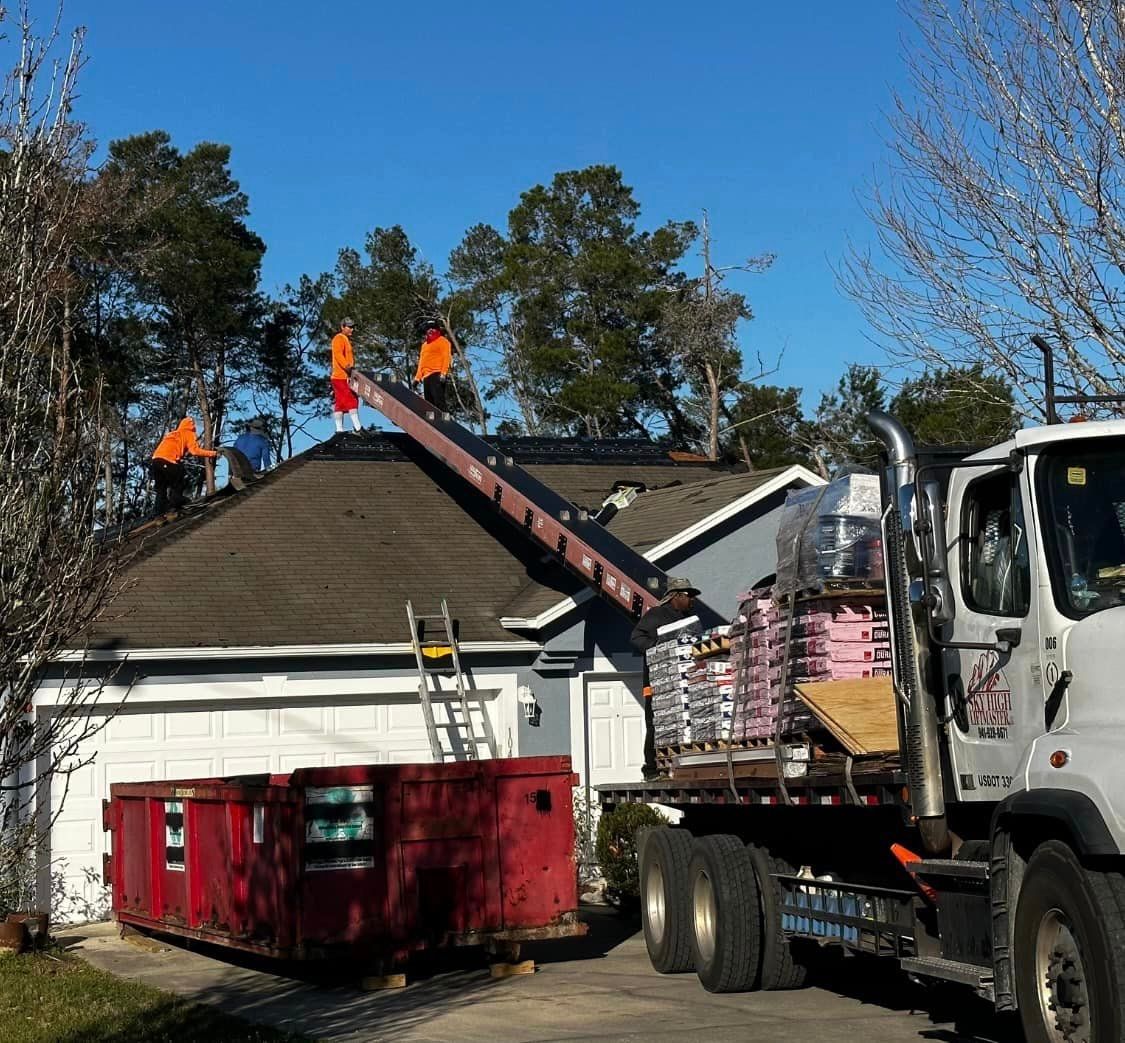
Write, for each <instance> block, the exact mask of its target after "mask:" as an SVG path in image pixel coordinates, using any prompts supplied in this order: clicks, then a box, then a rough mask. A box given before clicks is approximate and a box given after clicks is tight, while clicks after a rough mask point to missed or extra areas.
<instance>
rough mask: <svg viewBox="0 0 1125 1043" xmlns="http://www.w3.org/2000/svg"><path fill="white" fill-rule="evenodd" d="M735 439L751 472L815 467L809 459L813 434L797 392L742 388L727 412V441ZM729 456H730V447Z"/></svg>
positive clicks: (769, 387) (759, 386) (772, 387)
mask: <svg viewBox="0 0 1125 1043" xmlns="http://www.w3.org/2000/svg"><path fill="white" fill-rule="evenodd" d="M735 435H737V436H738V448H739V450H740V451H741V453H742V455H743V457H744V459H745V461H746V464H747V466H748V467H750V468H751V469H752V470H760V469H763V468H767V467H785V466H788V465H789V464H805V465H806V466H809V465H812V466H814V467H819V465H818V463H817V461H816V458H815V457H814V455H813V448H814V446H815V443H816V432H815V429H814V427H813V425H812V424H811V423H810V422H809V421H808V420H807V419H806V418H805V415H804V413H803V412H802V410H801V389H800V388H795V387H787V388H786V387H777V386H776V385H773V384H746V385H745V386H744V387H743V388H742V389H741V390H740V392H739V395H738V399H737V401H736V402H735V404H734V406H733V407H732V409H731V422H730V426H729V428H728V430H727V438H728V439H733V437H734V436H735ZM729 452H731V455H733V447H732V450H730V451H729ZM824 477H827V474H825V475H824Z"/></svg>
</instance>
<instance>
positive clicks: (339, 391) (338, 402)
mask: <svg viewBox="0 0 1125 1043" xmlns="http://www.w3.org/2000/svg"><path fill="white" fill-rule="evenodd" d="M354 329H355V323H354V322H353V321H352V320H351V319H344V320H343V321H342V322H341V323H340V332H339V333H337V334H336V336H335V337H333V338H332V397H333V409H332V419H333V420H334V421H336V433H337V434H342V433H343V430H344V414H345V413H347V414H348V416H349V417H351V420H352V427H353V428H354V429H355V430H356V431H358V430H359V429H360V427H362V425H361V424H360V422H359V399H358V398H357V397H356V393H355V392H354V391H353V390H352V389H351V388H350V387H349V386H348V377H350V376H351V375H352V370H353V369H355V354H354V352H353V351H352V332H353V330H354Z"/></svg>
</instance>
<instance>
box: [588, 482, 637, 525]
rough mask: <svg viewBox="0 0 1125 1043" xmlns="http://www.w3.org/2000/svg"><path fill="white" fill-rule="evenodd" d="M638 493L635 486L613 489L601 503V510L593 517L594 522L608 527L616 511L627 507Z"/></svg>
mask: <svg viewBox="0 0 1125 1043" xmlns="http://www.w3.org/2000/svg"><path fill="white" fill-rule="evenodd" d="M639 491H640V490H639V489H638V488H637V486H635V485H625V486H622V487H621V488H620V489H615V490H614V491H613V492H612V493H610V494H609V496H607V497H606V498H605V499H604V500H603V501H602V509H601V510H600V511H598V513H597V514H595V515H594V521H596V522H597V523H598V524H599V525H608V524H609V522H610V521H611V520H612V519H613V517H614V516H615V515H616V514H617V512H618V511H620V510H622V509H624V508H625V507H628V506H629V504H631V503H632V502H633V501H634V500H635V499H636V498H637V493H638V492H639Z"/></svg>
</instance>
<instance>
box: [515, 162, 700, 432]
mask: <svg viewBox="0 0 1125 1043" xmlns="http://www.w3.org/2000/svg"><path fill="white" fill-rule="evenodd" d="M639 215H640V207H639V205H638V204H637V201H636V200H635V199H634V197H633V192H632V189H631V188H629V187H628V186H627V185H625V184H624V182H623V181H622V178H621V173H620V171H618V170H617V169H616V168H614V167H609V166H592V167H587V168H586V169H584V170H575V171H566V172H564V173H560V174H556V175H555V177H554V179H553V180H552V182H551V184H550V185H549V186H543V185H537V186H535V187H534V188H532V189H529V190H528V191H526V192H524V193H523V195H522V196H521V199H520V202H519V205H518V206H516V207H515V209H513V210H512V212H511V213H510V214H509V217H508V236H507V248H506V249H505V251H504V271H503V285H504V287H505V288H506V289H507V290H508V291H509V292H510V293H511V295H512V305H511V311H512V323H513V326H514V328H515V329H516V330H518V340H517V342H516V347H515V348H514V349H513V350H515V351H517V352H518V353H519V356H520V367H519V372H520V379H521V381H523V386H522V392H523V393H525V394H527V395H528V396H531V397H533V398H534V400H535V409H536V415H537V419H538V422H539V423H540V424H542V425H544V426H546V427H552V428H556V429H560V430H572V431H581V432H582V433H584V434H587V435H590V436H595V437H602V436H607V435H614V434H622V433H636V432H638V431H644V430H645V428H644V419H645V418H646V417H647V416H651V415H652V414H658V415H660V416H662V417H664V418H665V419H668V418H671V420H672V422H673V423H674V422H675V420H676V418H677V416H678V407H677V403H676V400H675V390H676V388H677V386H678V384H679V374H678V373H677V367H676V365H675V363H674V361H673V360H672V359H671V358H669V356H668V355H667V353H666V352H665V351H663V350H662V348H661V346H660V345H659V343H658V340H657V337H656V332H657V329H658V326H659V322H660V317H661V313H662V309H663V306H664V303H665V300H666V298H667V295H668V294H669V292H671V291H672V290H673V289H675V288H676V287H677V286H678V285H679V284H680V283H681V282H682V277H680V276H678V275H677V274H676V272H675V265H676V264H677V262H678V261H679V260H680V259H681V258H682V257H683V255H684V252H685V250H686V249H687V247H688V245H689V244H690V243H691V241H692V239H693V238H694V236H695V228H694V226H693V225H691V224H690V223H677V222H669V223H667V224H665V225H663V226H662V227H660V228H658V229H657V230H656V231H654V232H639V231H637V228H636V222H637V219H638V217H639Z"/></svg>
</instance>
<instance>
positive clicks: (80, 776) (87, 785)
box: [57, 764, 97, 800]
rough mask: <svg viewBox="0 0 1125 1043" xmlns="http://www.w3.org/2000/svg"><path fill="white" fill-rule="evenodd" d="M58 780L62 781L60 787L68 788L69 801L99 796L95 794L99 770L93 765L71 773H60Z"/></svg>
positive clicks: (84, 765)
mask: <svg viewBox="0 0 1125 1043" xmlns="http://www.w3.org/2000/svg"><path fill="white" fill-rule="evenodd" d="M57 778H58V779H59V780H60V781H59V785H60V786H63V787H65V788H66V795H67V800H73V799H81V798H82V797H95V796H97V794H96V793H95V792H94V787H95V786H96V785H97V769H96V768H95V767H94V765H93V764H83V765H82V766H81V767H78V768H74V769H73V770H72V771H70V772H65V771H63V772H59V773H58V776H57Z"/></svg>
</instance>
